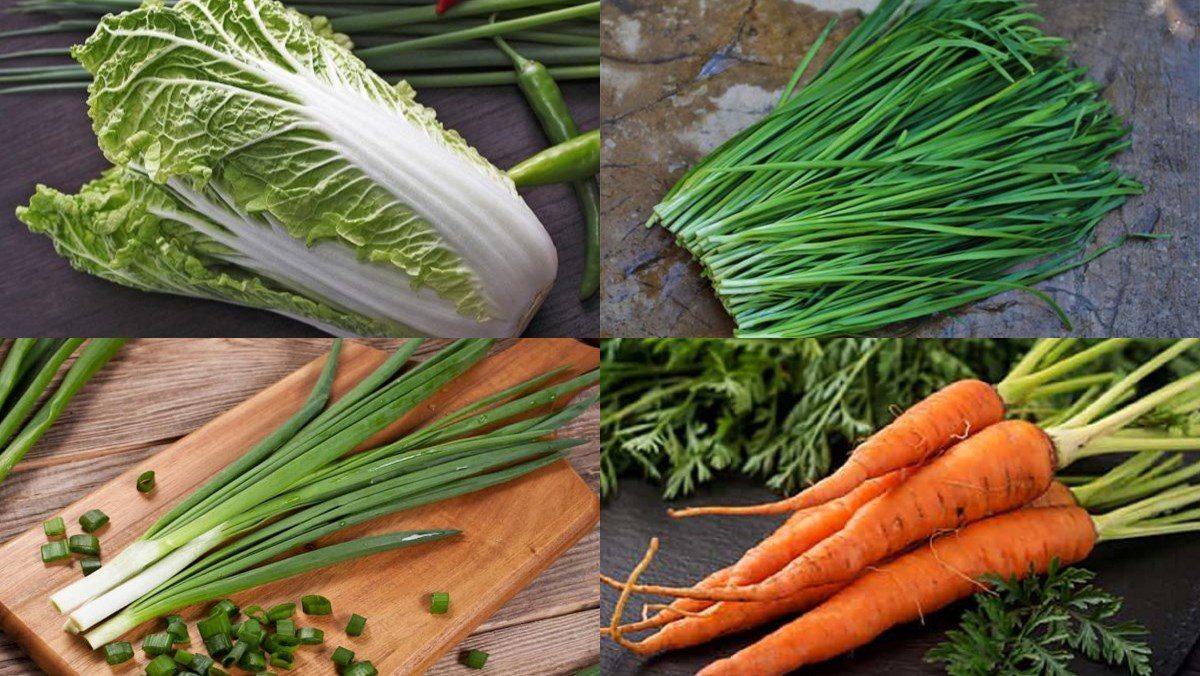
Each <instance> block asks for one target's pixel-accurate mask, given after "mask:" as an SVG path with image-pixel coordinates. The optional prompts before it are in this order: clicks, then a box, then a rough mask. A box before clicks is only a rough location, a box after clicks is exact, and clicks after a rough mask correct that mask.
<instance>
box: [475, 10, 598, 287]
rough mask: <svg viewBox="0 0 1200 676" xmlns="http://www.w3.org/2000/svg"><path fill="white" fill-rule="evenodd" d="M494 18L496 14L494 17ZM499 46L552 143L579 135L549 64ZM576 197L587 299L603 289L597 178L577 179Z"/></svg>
mask: <svg viewBox="0 0 1200 676" xmlns="http://www.w3.org/2000/svg"><path fill="white" fill-rule="evenodd" d="M492 19H493V20H494V19H495V16H493V17H492ZM493 39H494V40H495V41H496V46H498V47H499V48H500V50H501V51H502V52H504V53H505V54H506V55H507V56H508V58H509V60H511V61H512V63H513V68H514V69H516V71H517V87H519V88H520V89H521V92H522V93H523V94H525V100H526V101H528V102H529V107H530V108H533V113H534V115H536V116H537V119H538V122H540V123H541V125H542V131H544V132H545V133H546V137H547V138H549V139H550V142H551V143H555V144H558V143H564V142H566V141H569V140H570V139H572V138H575V137H576V136H578V135H579V128H578V127H576V126H575V120H573V119H571V112H570V111H569V110H567V102H566V101H564V100H563V96H562V91H561V90H560V89H559V88H558V83H557V82H555V81H554V77H553V76H552V75H551V74H550V71H549V70H547V69H546V67H545V66H544V65H542V64H540V63H538V62H537V61H534V60H532V59H527V58H525V57H523V56H521V55H520V54H518V53H517V52H516V50H514V49H513V48H512V47H510V46H509V45H508V43H507V42H505V41H504V38H501V37H496V38H493ZM571 186H572V187H573V188H574V189H575V197H576V198H578V199H579V205H580V207H581V208H582V209H583V222H584V263H583V279H582V281H581V283H580V286H579V299H580V300H587V299H588V298H591V297H592V296H593V295H595V293H596V291H597V290H598V289H599V288H600V189H599V187H598V186H597V185H596V180H595V179H588V180H584V181H574V182H573V183H572V184H571Z"/></svg>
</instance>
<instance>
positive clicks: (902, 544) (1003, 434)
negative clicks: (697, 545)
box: [633, 420, 1054, 601]
mask: <svg viewBox="0 0 1200 676" xmlns="http://www.w3.org/2000/svg"><path fill="white" fill-rule="evenodd" d="M1053 476H1054V448H1053V444H1052V442H1051V441H1050V438H1049V437H1047V436H1046V433H1045V432H1043V431H1042V429H1041V428H1040V427H1038V426H1037V425H1034V424H1033V423H1029V422H1025V421H1023V420H1009V421H1005V422H1002V423H998V424H995V425H992V426H990V427H988V428H986V429H984V430H983V431H981V432H980V433H978V434H976V435H974V436H972V437H970V438H968V439H966V440H964V441H962V442H960V443H958V444H957V445H955V446H954V448H953V449H951V450H950V451H948V452H946V453H945V454H943V455H941V456H939V457H937V458H935V459H934V460H931V461H930V462H929V463H928V464H926V465H925V466H924V467H922V468H920V469H919V470H916V471H914V472H913V473H912V474H911V476H909V477H908V478H906V479H905V480H904V481H903V482H902V483H900V485H898V486H896V487H895V488H892V489H891V490H889V491H887V492H886V493H884V494H883V495H880V496H879V497H878V498H876V499H875V500H872V501H870V502H869V503H867V504H866V505H864V506H863V507H862V508H860V509H859V510H858V511H856V512H855V513H854V515H853V516H852V517H851V518H850V520H849V521H848V522H846V525H845V527H844V528H842V529H841V530H840V531H838V532H836V533H835V534H833V535H831V536H830V537H828V538H825V539H823V540H821V541H820V542H819V543H818V544H816V545H815V546H813V547H812V548H811V549H809V550H808V551H806V552H804V553H803V554H802V555H800V556H799V557H797V558H796V559H795V560H793V561H792V562H791V563H789V564H787V566H786V567H785V568H783V569H782V570H781V571H780V572H778V573H776V574H774V575H772V576H771V577H770V578H767V579H766V580H764V581H763V582H760V583H757V584H748V585H743V586H740V587H731V586H727V587H723V588H717V589H695V588H692V587H683V588H681V587H663V586H657V585H637V586H635V587H634V588H633V589H634V591H636V592H638V593H645V594H657V595H664V596H676V597H682V598H691V599H708V600H713V601H773V600H778V599H781V598H786V597H789V596H791V595H793V594H796V593H798V592H800V591H802V590H804V589H807V588H809V587H815V586H819V585H826V584H834V583H839V582H843V583H844V582H848V581H849V580H851V579H853V578H854V577H856V576H857V575H858V574H859V573H861V572H862V571H863V569H864V568H866V567H867V566H870V565H872V564H875V563H878V562H880V561H882V560H884V559H886V558H887V557H889V556H891V555H893V554H896V553H898V552H900V551H902V550H904V549H905V548H907V547H909V546H910V545H913V544H916V543H918V542H922V541H924V540H927V539H929V538H930V537H933V536H935V535H938V534H940V533H943V532H946V531H951V530H954V529H956V528H960V527H961V526H963V525H965V524H968V523H971V522H973V521H977V520H979V519H983V518H986V517H988V516H992V515H994V514H1000V513H1003V512H1007V511H1009V510H1013V509H1017V508H1018V507H1022V506H1024V505H1026V504H1027V503H1029V502H1031V501H1033V500H1034V499H1036V498H1038V497H1039V496H1041V495H1042V494H1043V493H1045V492H1046V490H1047V488H1049V486H1050V482H1051V480H1052V479H1053Z"/></svg>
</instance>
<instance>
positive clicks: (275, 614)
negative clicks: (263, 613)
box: [267, 603, 296, 622]
mask: <svg viewBox="0 0 1200 676" xmlns="http://www.w3.org/2000/svg"><path fill="white" fill-rule="evenodd" d="M295 612H296V604H295V603H280V604H279V605H277V606H275V607H274V608H271V609H270V610H268V611H267V619H269V620H270V621H271V622H278V621H279V620H286V619H288V618H289V617H291V616H292V615H293V614H294V613H295Z"/></svg>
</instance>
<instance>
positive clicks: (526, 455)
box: [52, 340, 598, 658]
mask: <svg viewBox="0 0 1200 676" xmlns="http://www.w3.org/2000/svg"><path fill="white" fill-rule="evenodd" d="M340 344H341V343H340V342H335V346H334V351H333V353H332V354H331V358H330V359H327V360H326V364H325V367H324V368H323V369H322V372H321V375H320V377H319V378H318V382H317V385H316V386H315V387H314V390H313V392H312V394H311V395H310V397H309V399H308V400H307V401H306V402H305V404H304V405H303V406H302V407H301V410H300V411H299V412H298V413H296V414H295V415H293V416H292V418H290V419H289V420H288V421H286V422H285V423H284V424H283V425H281V426H280V427H279V428H277V429H276V430H275V431H274V432H272V433H271V434H269V435H267V437H266V438H264V439H263V440H262V441H260V442H259V443H258V444H257V445H256V446H255V447H254V448H252V449H250V450H249V451H247V452H246V453H245V454H244V455H242V456H241V457H240V458H238V459H237V460H236V461H234V462H233V463H231V464H230V465H229V466H227V467H226V468H224V469H223V470H221V471H220V472H218V473H217V475H216V476H215V477H214V478H213V479H212V480H210V481H209V482H208V483H206V484H205V485H204V486H202V487H201V488H200V489H198V490H196V491H195V492H193V493H192V494H191V495H189V496H188V497H186V498H185V499H184V500H183V501H182V502H180V503H179V504H177V505H175V506H174V507H172V508H171V509H170V510H168V512H167V514H166V515H165V516H164V517H162V518H161V519H160V520H159V521H158V522H157V523H156V524H154V525H153V526H151V528H150V529H149V530H148V531H147V532H146V534H144V535H142V536H141V537H140V538H139V539H137V540H135V541H134V542H133V543H132V544H131V545H130V546H128V547H127V548H126V549H125V550H124V551H122V552H121V553H119V554H118V555H117V556H115V557H110V558H109V559H108V561H107V562H106V564H105V566H104V568H102V569H101V570H100V571H98V572H97V573H96V574H95V575H92V576H90V577H88V578H85V580H84V581H83V582H81V583H75V584H73V585H70V586H68V587H66V588H64V589H62V590H60V591H59V592H57V593H55V594H54V595H53V597H52V600H53V602H54V604H55V605H56V607H58V608H59V609H60V610H62V611H64V612H69V613H70V617H69V619H68V626H69V627H70V628H72V629H73V630H76V631H82V632H86V633H85V638H86V639H87V640H88V642H89V644H92V645H96V646H99V645H103V644H104V643H106V642H109V641H111V640H113V639H115V638H117V637H120V636H122V635H124V634H125V633H126V632H128V631H130V630H132V629H133V628H134V627H137V626H138V625H140V624H142V623H144V622H147V621H149V620H151V619H153V618H156V617H161V616H163V615H164V614H166V613H170V612H174V611H176V610H178V609H181V608H184V607H187V606H190V605H193V604H196V603H201V602H205V601H210V600H214V599H220V598H222V597H225V596H228V595H231V594H234V593H238V592H241V591H245V590H247V589H251V588H254V587H257V586H259V585H263V584H267V583H269V582H274V581H276V580H280V579H283V578H285V577H290V576H292V575H297V574H300V573H302V572H307V571H309V570H315V569H318V568H323V567H326V566H331V565H336V564H337V563H339V562H342V561H346V560H349V559H353V558H359V557H362V556H369V555H372V554H374V553H378V552H384V551H389V550H391V549H395V548H398V547H407V546H412V545H417V544H422V543H428V542H433V541H435V540H438V539H442V538H446V537H451V536H454V535H455V534H457V531H453V530H448V529H442V530H429V531H414V532H407V533H393V534H388V535H381V536H374V537H367V538H362V539H359V540H353V541H350V542H343V543H340V544H336V545H331V546H327V547H323V548H320V549H316V550H313V551H302V553H299V554H294V555H291V556H286V555H287V554H289V553H290V552H293V551H297V550H298V549H301V548H303V547H304V546H305V545H307V544H308V543H311V542H313V541H315V540H317V539H319V538H322V537H324V536H326V535H330V534H333V533H336V532H338V531H340V530H342V529H344V528H347V527H349V526H352V525H355V524H359V523H363V522H366V521H369V520H372V519H374V518H377V517H380V516H385V515H388V514H393V513H395V512H397V511H401V510H404V509H410V508H413V507H416V506H420V505H424V504H430V503H432V502H437V501H440V500H445V499H450V498H453V497H457V496H459V495H463V494H466V493H470V492H473V491H476V490H481V489H483V488H487V487H489V486H493V485H497V484H499V483H503V482H505V481H510V480H512V479H515V478H517V477H520V476H523V475H524V474H527V473H529V472H532V471H535V470H536V469H538V468H540V467H544V466H545V465H547V464H549V463H552V462H557V461H558V460H559V459H561V457H562V454H561V450H562V449H564V448H567V447H569V446H571V445H574V444H577V443H579V441H578V440H571V439H555V440H551V441H546V440H544V438H545V437H546V436H547V435H548V434H550V433H552V432H554V431H555V430H556V429H558V428H559V427H561V426H562V425H563V424H565V423H566V422H567V421H569V420H570V419H572V418H573V417H574V416H577V415H579V413H581V412H582V411H583V410H584V409H585V408H586V404H581V403H574V404H571V405H570V406H567V407H565V408H564V409H562V410H561V411H556V412H552V413H544V412H541V409H543V408H544V407H546V406H548V405H551V404H554V403H555V402H557V401H559V400H561V399H562V398H564V397H566V396H568V395H570V394H573V393H574V392H576V391H578V390H579V389H580V388H582V387H587V386H590V385H592V384H594V383H595V382H596V380H597V379H598V374H597V373H596V372H595V371H593V372H591V373H588V374H585V375H582V376H578V377H576V378H572V379H571V380H568V381H566V382H562V383H558V384H555V385H552V386H546V383H547V382H548V378H549V377H551V374H542V375H539V376H537V377H535V378H532V379H530V380H528V381H526V382H525V383H521V384H519V385H516V386H513V387H510V388H508V389H507V390H505V391H503V392H500V393H497V394H496V395H493V396H490V397H487V398H485V399H484V400H480V401H479V402H476V403H475V404H471V405H469V406H465V407H462V408H460V409H458V410H454V411H449V412H447V413H446V414H445V415H443V416H442V417H439V418H436V419H435V420H433V421H431V422H429V423H427V424H425V425H423V426H422V427H419V428H418V429H416V430H413V431H411V432H409V433H408V434H406V435H405V436H403V437H401V438H400V439H398V440H396V441H394V442H391V443H388V444H385V445H383V446H380V447H378V448H374V449H370V450H367V451H364V452H361V453H352V451H354V450H355V449H356V448H357V447H358V446H360V445H361V444H362V443H363V442H364V441H366V440H367V439H370V438H371V437H372V436H374V435H376V434H377V433H379V432H380V431H382V430H383V429H384V428H386V427H387V426H388V425H390V424H391V423H392V422H394V421H395V420H396V419H398V418H399V417H401V416H403V415H404V414H406V413H407V412H409V411H411V410H414V409H415V408H417V407H419V406H422V405H423V404H424V402H425V401H426V400H427V399H429V398H430V397H431V396H433V395H434V394H435V393H437V392H438V391H439V390H440V389H441V388H442V387H443V386H445V385H447V384H448V383H450V382H451V381H453V380H454V379H455V378H457V377H458V376H459V375H460V374H462V373H463V372H465V371H466V370H468V369H469V368H471V367H472V366H473V365H474V364H476V363H477V362H478V361H480V360H481V359H483V358H484V357H485V356H486V355H487V353H488V351H489V349H490V348H491V345H492V342H491V341H485V340H460V341H455V342H453V343H451V344H449V345H448V346H447V347H445V348H444V349H442V350H440V351H438V352H437V353H435V354H433V355H432V356H429V357H427V358H425V359H424V360H423V361H421V362H420V363H419V364H417V365H416V366H414V367H412V368H409V369H404V368H403V367H404V365H405V363H406V362H407V361H408V360H409V359H410V357H411V356H412V354H413V353H414V352H415V351H416V349H417V347H418V346H419V344H420V341H416V340H413V341H408V342H406V343H405V344H404V345H403V346H402V347H401V348H400V350H398V351H397V352H396V353H395V354H394V355H393V356H392V357H390V358H389V359H388V360H387V361H386V362H385V363H384V364H383V365H381V366H380V367H379V368H378V369H377V370H376V371H375V372H373V373H372V374H370V375H368V376H367V378H365V379H364V380H363V381H362V382H360V383H359V384H358V385H356V386H355V387H354V388H353V389H352V390H351V391H350V392H348V393H346V394H345V395H343V396H342V397H341V398H340V399H338V401H336V402H334V403H333V404H331V405H328V406H326V403H327V401H328V395H329V391H330V388H331V385H332V380H333V375H334V371H335V369H336V364H337V359H336V352H337V351H338V350H339V349H340V347H339V346H340ZM280 557H284V558H280ZM302 605H304V602H303V601H302ZM308 605H309V606H310V607H305V610H306V612H307V611H310V610H311V609H313V608H311V606H312V603H311V601H310V602H309V604H308ZM114 612H115V613H116V615H112V614H113V613H114ZM264 615H265V614H264ZM256 619H257V618H256ZM268 620H269V618H268ZM260 621H261V620H260ZM101 623H102V624H101ZM93 627H94V629H93ZM89 629H90V630H89ZM274 635H275V634H272V636H274ZM265 640H266V639H264V642H265ZM291 640H292V641H295V642H296V643H298V642H299V639H298V638H296V637H294V636H293V637H291ZM206 643H207V642H206ZM227 657H228V655H226V658H227ZM239 658H240V656H239Z"/></svg>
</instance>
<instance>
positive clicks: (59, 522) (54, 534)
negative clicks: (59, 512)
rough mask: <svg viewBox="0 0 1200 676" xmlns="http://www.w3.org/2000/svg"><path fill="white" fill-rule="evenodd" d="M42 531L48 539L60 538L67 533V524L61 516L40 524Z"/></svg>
mask: <svg viewBox="0 0 1200 676" xmlns="http://www.w3.org/2000/svg"><path fill="white" fill-rule="evenodd" d="M42 531H43V532H45V533H46V537H48V538H60V537H62V536H63V535H65V534H66V533H67V522H66V521H63V518H62V517H61V516H56V517H54V518H53V519H50V520H49V521H47V522H46V523H43V524H42Z"/></svg>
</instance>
